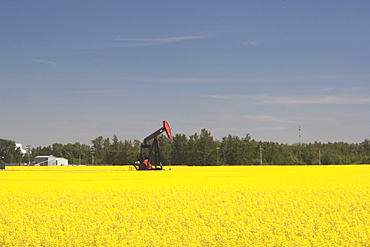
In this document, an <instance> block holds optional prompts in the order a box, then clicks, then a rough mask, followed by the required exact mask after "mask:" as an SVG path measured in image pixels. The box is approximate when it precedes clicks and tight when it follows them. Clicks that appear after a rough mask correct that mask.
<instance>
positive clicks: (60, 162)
mask: <svg viewBox="0 0 370 247" xmlns="http://www.w3.org/2000/svg"><path fill="white" fill-rule="evenodd" d="M35 165H38V166H68V160H67V159H65V158H57V157H55V156H53V155H47V156H36V157H35Z"/></svg>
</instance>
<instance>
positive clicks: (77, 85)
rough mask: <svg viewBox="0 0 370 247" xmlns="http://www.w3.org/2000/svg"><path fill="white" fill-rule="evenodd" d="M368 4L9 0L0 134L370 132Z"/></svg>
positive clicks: (357, 135) (2, 15)
mask: <svg viewBox="0 0 370 247" xmlns="http://www.w3.org/2000/svg"><path fill="white" fill-rule="evenodd" d="M369 12H370V2H369V1H311V0H310V1H293V0H285V1H283V0H282V1H279V0H276V1H184V0H183V1H181V0H173V1H170V0H168V1H154V0H153V1H123V0H122V1H102V0H101V1H87V0H86V1H80V0H73V1H72V0H71V1H36V0H34V1H10V0H0V33H1V35H0V54H1V56H0V106H1V107H0V133H1V135H0V138H3V139H10V140H14V141H16V142H20V143H23V144H24V145H28V144H30V145H33V146H40V145H41V146H46V145H50V144H53V143H56V142H58V143H74V142H81V143H86V144H90V141H91V140H92V139H94V138H96V137H98V136H103V137H110V138H111V137H112V136H113V134H116V135H117V136H118V138H119V139H120V140H124V139H128V140H133V139H139V140H142V139H143V138H144V137H145V136H147V135H148V134H150V133H151V132H153V131H155V130H157V129H158V128H159V127H161V124H162V121H163V120H166V121H168V122H169V124H170V125H171V127H172V130H173V132H174V133H182V134H186V135H192V134H194V133H195V132H197V133H199V132H200V130H201V129H202V128H206V129H207V130H209V131H211V134H212V135H213V136H214V137H215V138H216V139H221V138H222V137H224V136H227V135H229V134H231V135H237V136H239V137H244V136H245V135H246V134H250V135H251V136H252V138H254V139H256V140H262V141H275V142H282V143H297V142H298V141H299V137H298V136H299V135H298V128H299V126H301V141H302V142H314V141H321V142H335V141H345V142H351V143H352V142H362V141H363V140H364V139H367V138H370V126H369V122H370V110H369V109H370V47H369V45H370V32H369V25H370V15H369Z"/></svg>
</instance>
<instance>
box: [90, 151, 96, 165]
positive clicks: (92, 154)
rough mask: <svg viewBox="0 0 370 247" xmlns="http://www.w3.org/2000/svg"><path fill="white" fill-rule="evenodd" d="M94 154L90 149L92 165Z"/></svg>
mask: <svg viewBox="0 0 370 247" xmlns="http://www.w3.org/2000/svg"><path fill="white" fill-rule="evenodd" d="M94 154H95V152H94V151H92V152H91V164H92V165H94Z"/></svg>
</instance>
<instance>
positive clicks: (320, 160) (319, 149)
mask: <svg viewBox="0 0 370 247" xmlns="http://www.w3.org/2000/svg"><path fill="white" fill-rule="evenodd" d="M319 165H321V148H319Z"/></svg>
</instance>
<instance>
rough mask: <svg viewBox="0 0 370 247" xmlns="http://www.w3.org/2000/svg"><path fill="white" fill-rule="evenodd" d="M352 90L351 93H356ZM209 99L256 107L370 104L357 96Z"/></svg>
mask: <svg viewBox="0 0 370 247" xmlns="http://www.w3.org/2000/svg"><path fill="white" fill-rule="evenodd" d="M353 90H354V89H353ZM353 90H350V92H354V91H353ZM208 97H209V98H213V99H222V100H236V101H244V102H251V103H252V104H254V105H355V104H370V97H366V96H360V95H356V94H351V95H349V94H344V93H341V94H337V95H334V94H333V95H322V96H296V95H294V96H292V95H287V96H276V95H266V94H261V95H240V94H234V95H208Z"/></svg>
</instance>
